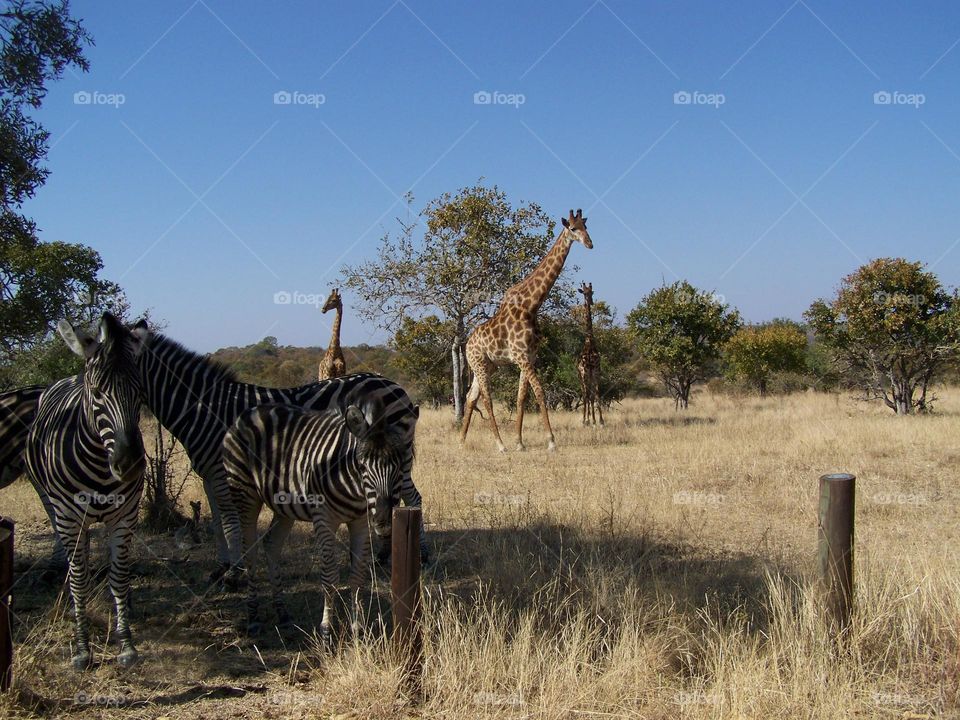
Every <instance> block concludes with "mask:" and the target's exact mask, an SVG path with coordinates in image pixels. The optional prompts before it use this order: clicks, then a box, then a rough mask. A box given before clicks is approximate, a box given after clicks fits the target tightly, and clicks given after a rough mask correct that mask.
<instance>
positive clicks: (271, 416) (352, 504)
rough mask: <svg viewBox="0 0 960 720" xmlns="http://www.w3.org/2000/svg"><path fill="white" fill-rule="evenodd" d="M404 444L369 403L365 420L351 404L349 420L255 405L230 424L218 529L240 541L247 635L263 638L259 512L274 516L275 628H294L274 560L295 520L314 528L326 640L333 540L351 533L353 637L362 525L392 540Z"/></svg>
mask: <svg viewBox="0 0 960 720" xmlns="http://www.w3.org/2000/svg"><path fill="white" fill-rule="evenodd" d="M408 442H409V439H408V437H407V434H406V432H405V430H404V428H403V427H393V426H390V425H388V424H387V423H386V417H385V414H384V411H383V404H382V403H381V402H380V401H379V399H377V398H374V399H373V401H372V402H369V403H367V405H366V413H364V411H363V410H361V409H360V408H359V407H358V406H356V405H350V406H348V407H347V409H346V411H341V410H340V409H331V410H322V411H314V410H305V409H303V408H299V407H295V406H290V405H261V406H259V407H255V408H253V409H251V410H247V411H246V412H244V413H243V414H241V415H240V417H238V418H237V420H236V422H235V423H234V424H233V426H232V427H231V428H230V430H229V431H228V432H227V434H226V436H225V437H224V441H223V459H224V468H225V471H226V476H227V482H228V485H229V490H230V494H231V496H232V498H233V502H232V503H223V506H224V529H225V531H226V532H227V536H228V539H230V542H231V544H233V539H234V537H236V536H239V540H240V543H239V545H240V548H241V549H242V551H243V556H242V557H243V558H245V559H246V560H247V568H246V574H247V579H248V583H249V584H248V595H247V632H248V634H251V635H256V634H257V633H259V632H260V630H261V629H262V622H261V620H260V618H259V598H258V592H257V585H256V582H255V581H254V575H255V573H254V569H255V565H256V563H255V558H256V555H257V553H256V552H255V545H256V543H257V540H258V536H257V518H258V516H259V515H260V510H261V509H262V508H263V506H264V505H266V506H267V507H268V508H269V509H270V510H272V511H273V520H272V522H271V524H270V529H269V530H268V531H267V532H266V534H265V535H264V543H263V544H264V554H265V555H266V558H267V570H268V574H269V579H270V584H271V587H272V594H273V604H274V608H275V610H276V613H277V618H278V623H277V625H278V627H279V628H280V629H281V630H285V629H289V628H290V627H291V626H292V622H291V620H290V615H289V613H288V612H287V609H286V606H285V604H284V601H283V596H282V593H281V585H280V573H279V560H280V554H281V550H282V547H283V543H284V540H285V539H286V537H287V535H288V534H289V533H290V530H291V528H292V527H293V524H294V521H296V520H301V521H308V522H311V523H313V529H314V533H315V536H316V541H317V553H318V557H319V558H320V576H321V584H322V587H323V598H324V602H323V620H322V622H321V626H320V632H321V636H322V637H323V638H324V639H327V640H329V638H330V636H331V630H330V617H331V610H332V605H333V603H332V600H333V595H334V586H335V583H336V581H337V578H338V575H339V573H338V572H337V568H336V566H335V563H334V556H333V552H334V547H335V545H336V531H337V528H338V527H339V526H340V525H341V524H343V523H346V524H347V526H348V528H349V531H350V555H351V562H350V578H349V581H348V585H349V587H350V588H351V591H352V595H353V613H352V622H351V626H352V628H353V630H354V632H356V630H357V623H358V618H359V593H360V590H361V588H362V587H363V586H364V585H365V581H366V577H367V572H368V570H369V564H370V534H369V531H368V517H369V524H370V526H372V528H373V531H374V532H375V533H376V535H377V536H379V537H381V538H383V537H389V536H390V528H391V520H392V517H391V516H392V513H393V508H394V506H396V505H397V504H398V503H399V499H400V497H399V496H400V480H401V473H402V470H403V467H404V462H405V459H406V455H407V452H406V451H407V444H408ZM252 550H253V551H254V552H251V551H252ZM248 555H249V558H247V556H248ZM241 567H242V563H241ZM231 572H233V571H231Z"/></svg>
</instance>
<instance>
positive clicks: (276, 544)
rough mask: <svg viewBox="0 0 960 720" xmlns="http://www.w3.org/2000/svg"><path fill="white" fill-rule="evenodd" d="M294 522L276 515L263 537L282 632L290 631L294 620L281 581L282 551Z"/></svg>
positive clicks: (274, 605) (268, 575)
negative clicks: (284, 599)
mask: <svg viewBox="0 0 960 720" xmlns="http://www.w3.org/2000/svg"><path fill="white" fill-rule="evenodd" d="M293 522H294V521H293V518H288V517H283V516H282V515H274V516H273V521H272V522H271V523H270V529H269V530H267V532H266V535H264V537H263V553H264V555H266V557H267V577H269V578H270V589H271V592H272V594H273V608H274V610H275V611H276V613H277V627H279V628H280V630H281V632H284V631H289V630H290V629H291V628H292V627H293V620H291V618H290V613H289V612H288V611H287V605H286V603H285V602H284V601H283V585H282V584H281V582H280V553H281V551H282V550H283V544H284V542H286V540H287V536H288V535H289V534H290V530H292V529H293Z"/></svg>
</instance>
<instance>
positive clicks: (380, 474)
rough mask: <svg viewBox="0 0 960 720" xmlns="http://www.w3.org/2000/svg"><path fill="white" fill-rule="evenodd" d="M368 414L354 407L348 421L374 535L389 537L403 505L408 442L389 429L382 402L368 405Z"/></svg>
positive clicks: (395, 431)
mask: <svg viewBox="0 0 960 720" xmlns="http://www.w3.org/2000/svg"><path fill="white" fill-rule="evenodd" d="M367 412H368V414H367V415H364V413H363V411H362V410H361V409H360V408H359V407H357V406H356V405H350V406H349V407H348V408H347V409H346V412H345V413H344V420H345V421H346V424H347V429H348V430H349V431H350V433H351V434H352V435H353V436H354V437H355V438H356V440H357V450H356V460H357V464H358V465H359V469H360V474H361V482H362V483H363V492H364V495H366V497H367V512H368V513H369V516H370V519H371V521H372V523H373V531H374V532H375V533H376V534H377V535H379V536H380V537H386V536H389V535H390V529H391V525H392V522H393V508H394V507H396V505H397V504H398V503H399V502H400V484H401V479H402V469H403V460H404V453H403V450H404V444H405V440H404V437H403V435H402V433H400V432H398V430H397V429H396V428H392V427H388V426H387V423H386V417H385V414H384V409H383V403H382V402H381V401H380V400H379V399H377V400H375V401H373V402H371V403H369V404H368V408H367Z"/></svg>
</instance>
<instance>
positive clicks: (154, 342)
mask: <svg viewBox="0 0 960 720" xmlns="http://www.w3.org/2000/svg"><path fill="white" fill-rule="evenodd" d="M140 367H141V370H142V374H143V383H144V402H145V403H146V405H147V407H149V408H150V411H151V412H153V414H154V415H155V416H156V418H157V420H158V421H159V422H160V424H161V425H163V426H164V427H165V428H166V429H167V430H169V431H170V433H171V434H172V435H173V436H174V437H175V438H177V440H179V441H180V444H181V445H183V447H184V449H185V450H186V452H187V456H188V457H189V458H190V462H191V465H192V466H193V469H194V471H195V472H196V473H197V475H199V476H200V478H201V479H202V480H203V486H204V492H205V494H206V496H207V501H208V502H209V504H210V511H211V514H212V516H213V526H214V537H215V538H216V543H217V559H218V561H219V568H218V570H217V571H216V572H215V577H218V576H219V575H222V574H223V572H225V571H226V569H227V568H228V567H229V565H230V557H231V553H230V550H229V548H228V546H227V543H226V540H225V537H224V534H223V529H222V523H221V519H220V515H221V513H220V506H219V502H218V500H217V498H218V493H219V494H222V493H224V492H225V491H226V488H227V485H226V476H225V474H224V469H223V438H224V435H226V432H227V430H228V429H229V428H230V426H231V425H232V424H233V423H234V421H235V420H236V419H237V417H238V416H239V415H240V414H241V413H242V412H244V411H245V410H248V409H250V408H253V407H256V406H258V405H270V404H278V405H293V406H297V407H303V408H306V409H310V410H326V409H330V408H339V409H340V410H345V409H346V408H347V406H348V405H350V404H358V405H363V404H365V403H366V402H368V401H370V400H372V399H374V398H379V399H380V401H381V402H382V403H383V406H384V412H385V418H386V422H387V424H388V425H389V426H391V427H400V428H402V429H403V431H404V433H405V436H406V438H407V442H406V444H405V448H406V450H405V455H404V459H403V468H402V489H401V497H402V498H403V501H404V503H406V504H407V505H413V506H418V507H419V506H420V504H421V498H420V493H419V492H418V491H417V488H416V486H415V485H414V484H413V478H412V477H411V470H412V467H413V439H414V433H415V431H416V423H417V416H418V412H419V411H418V408H417V406H415V405H414V404H413V403H412V402H411V400H410V397H409V395H407V393H406V391H405V390H404V389H403V388H402V387H400V385H398V384H397V383H395V382H393V381H391V380H387V379H386V378H384V377H381V376H380V375H375V374H372V373H358V374H354V375H345V376H343V377H339V378H332V379H330V380H324V381H321V382H314V383H310V384H309V385H301V386H299V387H292V388H267V387H261V386H258V385H251V384H248V383H242V382H239V381H238V380H237V378H236V376H235V375H234V374H233V373H232V372H231V371H230V370H228V369H227V368H225V367H224V366H222V365H220V364H219V363H216V362H214V361H212V360H210V359H209V358H207V357H204V356H202V355H199V354H197V353H195V352H192V351H190V350H188V349H186V348H185V347H183V346H182V345H180V344H179V343H177V342H175V341H174V340H171V339H169V338H167V337H165V336H164V335H162V334H159V333H151V335H150V337H149V338H148V340H147V343H146V348H145V351H144V352H143V353H142V354H141V355H140ZM227 493H228V496H229V492H228V491H227ZM420 547H421V554H422V555H424V556H426V553H427V547H426V542H425V538H424V535H423V532H422V530H421V535H420Z"/></svg>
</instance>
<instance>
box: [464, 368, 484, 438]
mask: <svg viewBox="0 0 960 720" xmlns="http://www.w3.org/2000/svg"><path fill="white" fill-rule="evenodd" d="M479 397H480V381H479V380H478V379H477V373H476V372H474V373H473V384H472V385H470V391H469V392H468V393H467V406H466V407H465V408H464V412H463V425H461V427H460V445H461V446H462V445H463V443H464V442H465V441H466V439H467V430H469V429H470V418H472V417H473V411H474V409H475V408H476V407H477V399H478V398H479Z"/></svg>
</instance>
